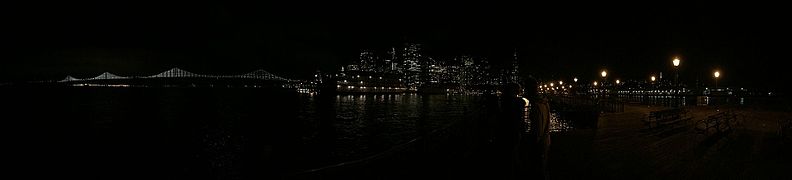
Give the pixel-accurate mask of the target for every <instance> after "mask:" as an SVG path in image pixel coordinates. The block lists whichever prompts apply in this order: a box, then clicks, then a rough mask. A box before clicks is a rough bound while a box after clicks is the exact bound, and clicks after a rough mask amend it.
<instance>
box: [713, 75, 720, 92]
mask: <svg viewBox="0 0 792 180" xmlns="http://www.w3.org/2000/svg"><path fill="white" fill-rule="evenodd" d="M713 75H714V76H715V89H718V77H720V72H719V71H715V73H713Z"/></svg>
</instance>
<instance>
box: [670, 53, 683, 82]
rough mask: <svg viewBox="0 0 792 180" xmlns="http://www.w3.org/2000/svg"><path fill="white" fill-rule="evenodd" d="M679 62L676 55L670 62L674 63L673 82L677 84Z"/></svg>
mask: <svg viewBox="0 0 792 180" xmlns="http://www.w3.org/2000/svg"><path fill="white" fill-rule="evenodd" d="M680 62H681V61H680V60H679V58H678V57H677V58H674V61H672V63H674V74H675V76H674V83H676V84H679V63H680Z"/></svg>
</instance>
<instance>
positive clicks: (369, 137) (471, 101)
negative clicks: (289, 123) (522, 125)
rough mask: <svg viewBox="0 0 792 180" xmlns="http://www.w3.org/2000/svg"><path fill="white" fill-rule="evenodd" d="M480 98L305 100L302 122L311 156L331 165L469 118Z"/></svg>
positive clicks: (410, 96) (396, 96) (402, 96)
mask: <svg viewBox="0 0 792 180" xmlns="http://www.w3.org/2000/svg"><path fill="white" fill-rule="evenodd" d="M480 98H481V97H475V96H456V95H451V96H449V95H429V96H423V95H415V94H386V95H337V96H335V97H331V98H330V99H329V101H331V102H332V103H327V104H322V103H321V102H320V101H322V100H321V99H319V98H317V97H315V96H303V97H301V103H302V104H301V107H299V110H298V114H299V116H298V120H300V121H302V122H304V125H303V127H304V128H305V129H304V130H303V132H305V133H304V134H303V136H302V139H303V141H304V144H306V145H307V147H311V148H312V149H308V150H307V151H312V152H315V153H316V154H325V155H323V157H318V158H324V159H329V161H344V160H351V159H356V158H361V157H365V156H368V155H371V154H374V153H377V152H381V151H384V150H387V149H389V148H391V147H394V146H396V145H399V144H401V143H405V142H407V141H409V140H411V139H412V138H414V137H417V136H419V135H420V134H425V133H428V132H430V131H431V130H434V129H437V128H439V127H441V126H443V125H447V124H450V123H451V122H454V121H457V120H460V119H462V118H463V117H465V115H466V113H469V112H470V111H471V110H473V109H475V108H473V107H474V106H479V105H480V104H481V103H480V101H479V99H480Z"/></svg>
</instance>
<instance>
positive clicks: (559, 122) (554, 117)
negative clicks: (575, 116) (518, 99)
mask: <svg viewBox="0 0 792 180" xmlns="http://www.w3.org/2000/svg"><path fill="white" fill-rule="evenodd" d="M551 108H552V107H551ZM530 109H531V107H530V106H526V107H525V108H524V109H523V116H522V118H523V122H524V123H525V124H526V127H527V128H526V132H529V131H530V129H531V119H530V114H531V113H530ZM573 129H575V126H574V124H573V122H572V121H571V120H570V119H567V118H564V117H562V116H561V115H560V113H559V112H556V111H551V112H550V132H567V131H571V130H573Z"/></svg>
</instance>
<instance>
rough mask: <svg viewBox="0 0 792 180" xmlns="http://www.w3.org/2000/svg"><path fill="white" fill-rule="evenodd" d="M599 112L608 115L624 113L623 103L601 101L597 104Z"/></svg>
mask: <svg viewBox="0 0 792 180" xmlns="http://www.w3.org/2000/svg"><path fill="white" fill-rule="evenodd" d="M598 105H599V108H600V110H602V111H603V112H609V113H620V112H624V102H622V101H621V100H618V99H601V100H600V101H599V103H598Z"/></svg>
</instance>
